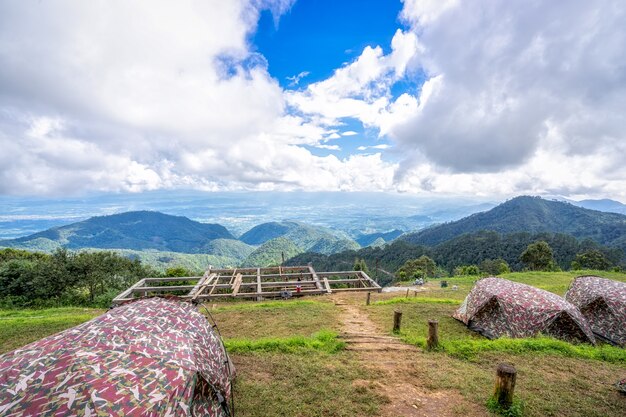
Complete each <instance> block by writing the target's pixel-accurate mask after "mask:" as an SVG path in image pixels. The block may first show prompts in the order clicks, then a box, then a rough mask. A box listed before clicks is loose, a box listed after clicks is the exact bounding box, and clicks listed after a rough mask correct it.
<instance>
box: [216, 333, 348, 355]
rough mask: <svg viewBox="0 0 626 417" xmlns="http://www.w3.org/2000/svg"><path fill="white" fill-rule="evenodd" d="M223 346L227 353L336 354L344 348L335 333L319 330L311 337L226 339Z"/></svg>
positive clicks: (343, 344)
mask: <svg viewBox="0 0 626 417" xmlns="http://www.w3.org/2000/svg"><path fill="white" fill-rule="evenodd" d="M224 345H225V346H226V349H227V350H228V352H229V353H250V352H280V353H300V352H303V351H310V350H315V351H322V352H326V353H337V352H339V351H341V350H343V349H344V348H345V343H344V342H342V341H339V340H338V339H337V333H334V332H331V331H328V330H320V331H319V332H317V333H315V334H313V335H312V336H311V337H305V336H293V337H285V338H263V339H256V340H250V339H227V340H225V341H224Z"/></svg>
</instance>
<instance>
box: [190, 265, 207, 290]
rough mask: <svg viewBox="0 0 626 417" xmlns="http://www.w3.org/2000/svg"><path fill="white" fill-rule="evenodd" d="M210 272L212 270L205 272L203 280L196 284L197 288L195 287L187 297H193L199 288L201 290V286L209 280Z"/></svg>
mask: <svg viewBox="0 0 626 417" xmlns="http://www.w3.org/2000/svg"><path fill="white" fill-rule="evenodd" d="M210 271H211V268H209V269H207V270H206V271H204V275H203V276H202V278H201V279H199V280H198V283H197V284H196V286H195V287H193V289H192V290H191V291H189V294H187V295H191V296H193V295H194V294H195V293H196V291H198V288H200V286H201V285H202V284H204V282H205V281H206V280H207V279H208V278H209V274H210Z"/></svg>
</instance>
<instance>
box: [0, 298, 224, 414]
mask: <svg viewBox="0 0 626 417" xmlns="http://www.w3.org/2000/svg"><path fill="white" fill-rule="evenodd" d="M231 370H232V367H231V365H230V361H229V359H228V356H227V354H226V351H225V350H224V347H223V345H222V341H221V338H220V337H219V336H218V335H217V334H216V333H215V331H214V329H213V328H212V326H211V324H210V323H209V322H208V320H207V319H206V318H205V317H204V316H203V315H202V314H200V313H199V312H198V311H197V307H196V306H195V305H193V304H191V303H189V302H185V301H181V300H178V299H164V298H149V299H139V300H137V301H133V302H130V303H127V304H124V305H121V306H119V307H116V308H114V309H112V310H110V311H109V312H107V313H106V314H104V315H102V316H99V317H96V318H95V319H93V320H91V321H89V322H86V323H83V324H81V325H79V326H77V327H74V328H71V329H68V330H65V331H63V332H61V333H58V334H56V335H53V336H49V337H46V338H44V339H41V340H39V341H37V342H34V343H31V344H29V345H27V346H24V347H23V348H21V349H18V350H15V351H13V352H9V353H6V354H4V355H2V356H0V386H2V387H3V388H2V390H0V415H16V416H17V415H33V416H35V415H42V416H45V415H78V416H96V415H111V416H134V415H150V416H172V417H173V416H215V417H222V416H229V415H230V414H231V408H230V406H229V403H228V402H229V401H230V399H231V378H232V376H233V373H232V372H231Z"/></svg>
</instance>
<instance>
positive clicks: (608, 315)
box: [565, 276, 626, 346]
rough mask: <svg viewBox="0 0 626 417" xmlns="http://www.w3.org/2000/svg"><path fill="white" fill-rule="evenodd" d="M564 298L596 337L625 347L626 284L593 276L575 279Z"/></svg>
mask: <svg viewBox="0 0 626 417" xmlns="http://www.w3.org/2000/svg"><path fill="white" fill-rule="evenodd" d="M565 299H566V300H567V301H569V302H570V303H572V304H573V305H575V306H576V307H578V308H579V309H580V312H581V313H582V314H583V316H585V318H586V319H587V321H588V322H589V325H590V326H591V330H592V331H593V332H594V333H595V334H596V336H598V337H599V338H600V339H603V340H606V341H608V342H610V343H613V344H616V345H621V346H624V345H626V283H624V282H618V281H613V280H610V279H606V278H600V277H594V276H584V277H578V278H576V279H575V280H574V281H573V282H572V285H571V286H570V288H569V290H568V291H567V293H566V294H565Z"/></svg>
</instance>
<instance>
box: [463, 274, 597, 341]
mask: <svg viewBox="0 0 626 417" xmlns="http://www.w3.org/2000/svg"><path fill="white" fill-rule="evenodd" d="M453 317H454V318H456V319H458V320H460V321H462V322H463V323H465V324H466V325H467V326H468V327H469V328H470V329H472V330H474V331H476V332H479V333H480V334H482V335H484V336H485V337H488V338H490V339H495V338H497V337H501V336H507V337H531V336H534V335H536V334H538V333H543V334H546V335H550V336H553V337H557V338H560V339H565V340H569V341H584V342H591V343H595V340H594V337H593V333H592V332H591V329H590V328H589V324H588V323H587V321H586V320H585V318H584V317H583V316H582V315H581V314H580V312H579V311H578V309H577V308H576V307H574V306H573V305H571V304H570V303H568V302H567V301H565V300H564V299H563V298H561V297H559V296H558V295H556V294H553V293H551V292H548V291H544V290H540V289H538V288H535V287H531V286H530V285H525V284H520V283H517V282H511V281H508V280H505V279H501V278H493V277H490V278H483V279H481V280H479V281H478V282H477V283H476V285H475V286H474V288H473V289H472V291H470V293H469V294H468V296H467V298H465V301H464V302H463V304H462V305H461V307H459V309H458V310H457V311H456V312H455V313H454V314H453Z"/></svg>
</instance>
